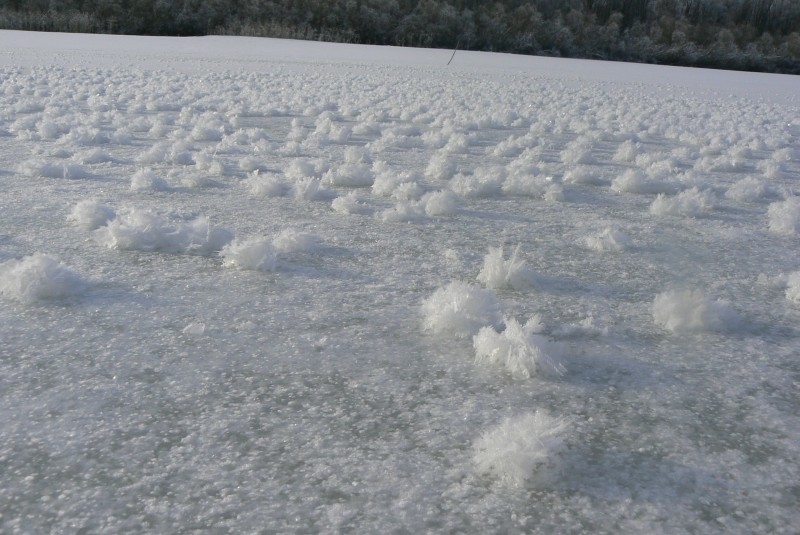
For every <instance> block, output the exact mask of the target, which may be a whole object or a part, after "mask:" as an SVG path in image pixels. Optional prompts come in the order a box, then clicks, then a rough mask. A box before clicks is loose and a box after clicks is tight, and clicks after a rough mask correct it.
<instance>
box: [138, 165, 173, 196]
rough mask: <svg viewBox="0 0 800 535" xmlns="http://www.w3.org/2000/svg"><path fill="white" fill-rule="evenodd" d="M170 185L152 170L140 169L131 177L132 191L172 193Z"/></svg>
mask: <svg viewBox="0 0 800 535" xmlns="http://www.w3.org/2000/svg"><path fill="white" fill-rule="evenodd" d="M171 189H172V187H171V186H170V185H169V183H168V182H167V181H166V180H164V179H163V178H161V177H160V176H158V175H156V174H155V173H154V172H153V171H152V170H150V169H140V170H139V171H137V172H136V173H134V175H133V176H132V177H131V191H170V190H171Z"/></svg>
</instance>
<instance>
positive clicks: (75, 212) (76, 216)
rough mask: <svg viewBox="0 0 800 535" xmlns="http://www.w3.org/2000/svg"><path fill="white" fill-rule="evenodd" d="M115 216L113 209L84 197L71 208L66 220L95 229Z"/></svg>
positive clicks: (83, 227)
mask: <svg viewBox="0 0 800 535" xmlns="http://www.w3.org/2000/svg"><path fill="white" fill-rule="evenodd" d="M115 217H116V213H115V212H114V209H113V208H111V207H110V206H106V205H104V204H100V203H99V202H97V201H95V200H92V199H84V200H82V201H79V202H78V204H76V205H75V207H74V208H73V209H72V212H70V214H69V215H68V216H67V220H69V221H72V222H74V223H75V225H77V226H78V227H80V228H82V229H84V230H95V229H98V228H100V227H102V226H103V225H105V224H106V223H108V222H109V221H111V220H112V219H114V218H115Z"/></svg>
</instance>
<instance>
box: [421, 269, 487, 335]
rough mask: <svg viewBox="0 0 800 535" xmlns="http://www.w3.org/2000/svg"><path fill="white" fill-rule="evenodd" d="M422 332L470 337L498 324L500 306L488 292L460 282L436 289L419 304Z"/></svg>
mask: <svg viewBox="0 0 800 535" xmlns="http://www.w3.org/2000/svg"><path fill="white" fill-rule="evenodd" d="M422 315H423V329H424V330H426V331H429V332H432V333H434V334H451V335H453V336H455V337H456V338H469V337H471V336H473V335H475V334H476V333H477V332H478V331H479V330H480V329H481V328H482V327H484V326H486V325H499V324H501V321H502V314H501V306H500V303H499V301H498V300H497V298H496V297H495V295H494V292H492V291H491V290H484V289H482V288H480V287H478V286H473V285H471V284H467V283H465V282H461V281H453V282H451V283H450V284H448V285H447V286H444V287H442V288H439V289H437V290H436V291H435V292H434V293H433V295H431V296H430V297H428V298H427V299H425V300H424V301H423V303H422Z"/></svg>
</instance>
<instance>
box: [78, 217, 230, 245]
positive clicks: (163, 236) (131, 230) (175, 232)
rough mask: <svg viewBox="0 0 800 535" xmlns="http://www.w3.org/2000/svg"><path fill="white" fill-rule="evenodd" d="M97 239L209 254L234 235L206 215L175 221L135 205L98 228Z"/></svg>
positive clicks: (110, 243)
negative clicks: (216, 225) (215, 224)
mask: <svg viewBox="0 0 800 535" xmlns="http://www.w3.org/2000/svg"><path fill="white" fill-rule="evenodd" d="M94 236H95V239H96V240H97V242H98V243H99V244H101V245H105V246H106V247H108V248H110V249H123V250H137V251H159V252H163V253H182V254H195V255H209V254H211V253H214V252H216V251H219V250H220V249H222V247H223V246H225V244H227V243H228V242H229V241H231V240H232V239H233V233H231V232H230V231H228V230H226V229H223V228H218V227H214V226H212V225H211V223H210V222H209V220H208V218H207V217H205V216H200V217H198V218H196V219H193V220H191V221H177V222H173V221H170V220H169V219H167V218H166V217H164V216H162V215H160V214H158V213H156V212H153V211H150V210H143V209H138V208H134V209H131V210H129V211H127V212H125V213H123V214H120V215H118V216H117V217H116V218H114V219H113V220H111V221H109V222H108V224H107V225H106V226H104V227H101V228H98V229H97V230H95V231H94Z"/></svg>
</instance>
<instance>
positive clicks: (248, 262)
mask: <svg viewBox="0 0 800 535" xmlns="http://www.w3.org/2000/svg"><path fill="white" fill-rule="evenodd" d="M219 255H220V256H221V257H222V259H223V265H225V266H226V267H237V268H240V269H249V270H254V271H274V270H275V265H276V264H277V261H278V251H277V249H276V248H275V246H274V245H273V244H272V242H271V241H270V240H268V239H266V238H250V239H248V240H234V241H232V242H230V243H229V244H227V245H226V246H225V247H223V248H222V250H221V251H220V253H219Z"/></svg>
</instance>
